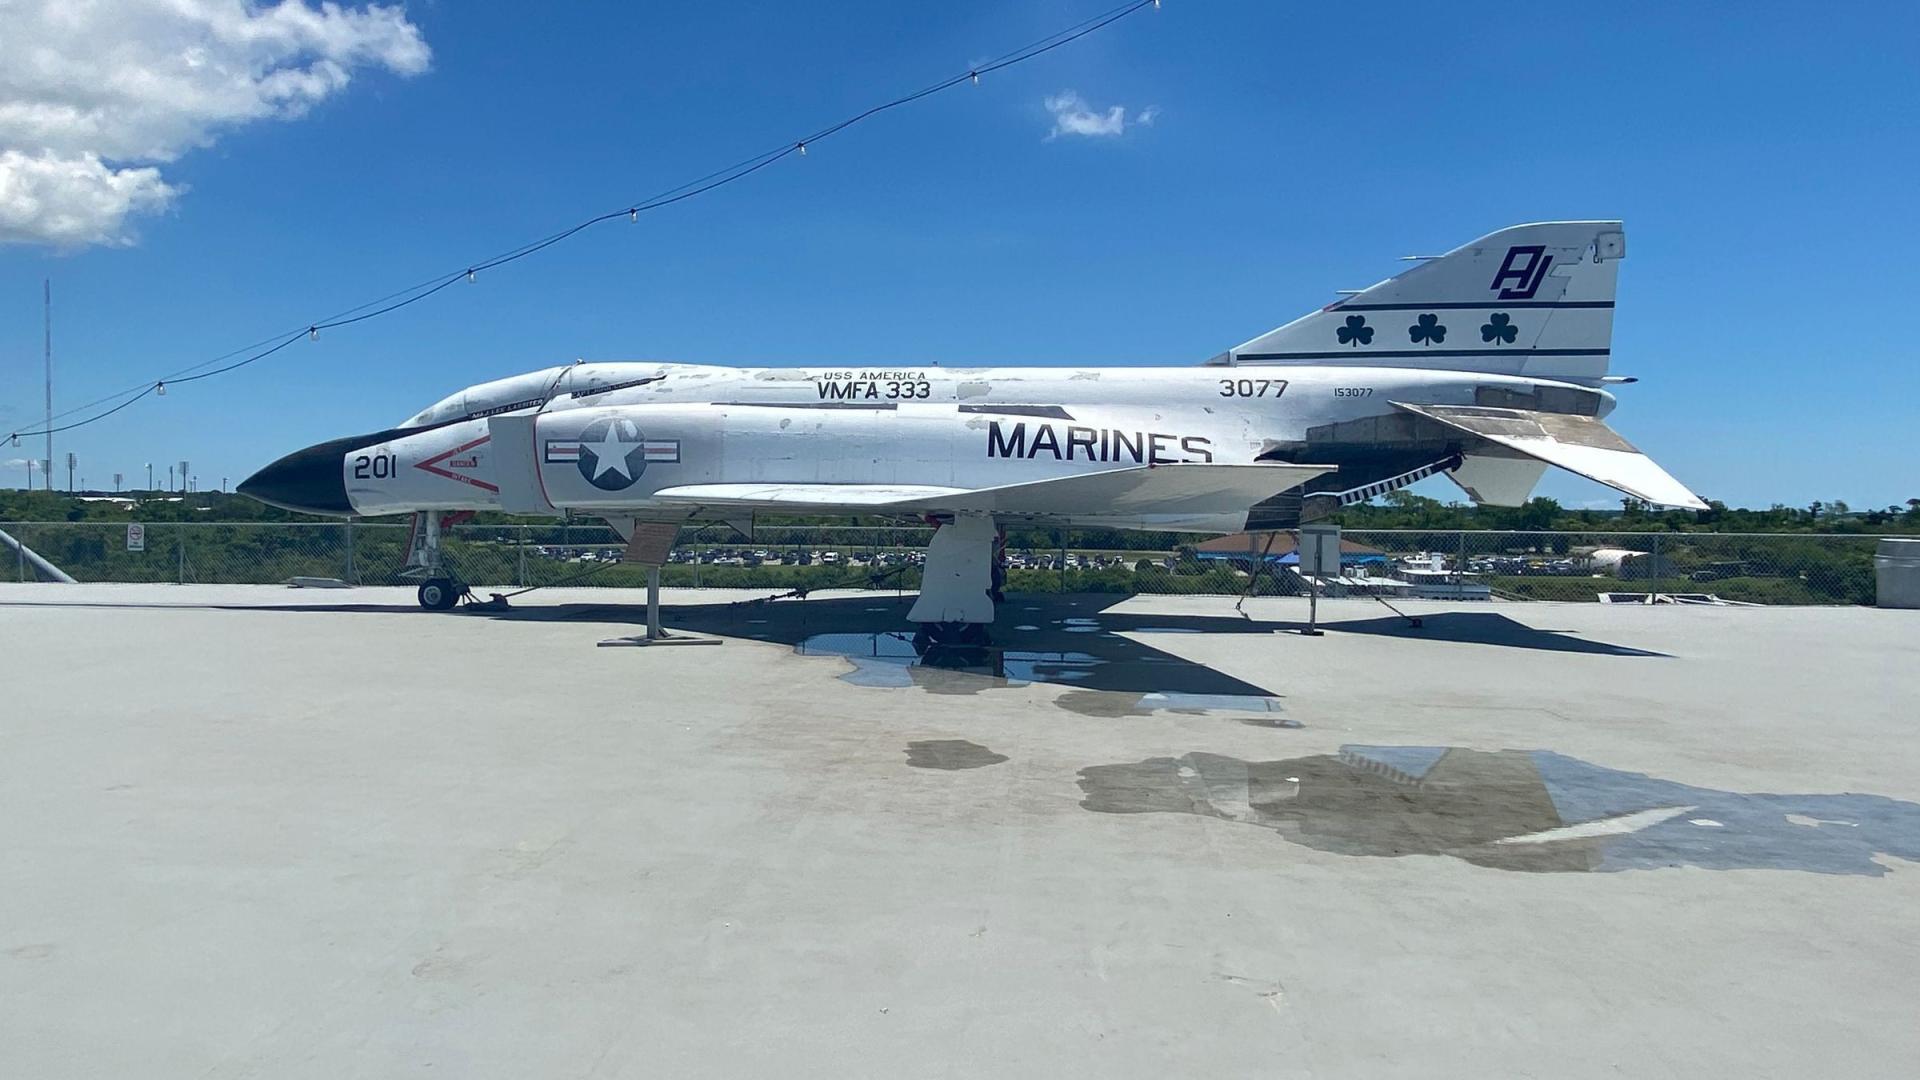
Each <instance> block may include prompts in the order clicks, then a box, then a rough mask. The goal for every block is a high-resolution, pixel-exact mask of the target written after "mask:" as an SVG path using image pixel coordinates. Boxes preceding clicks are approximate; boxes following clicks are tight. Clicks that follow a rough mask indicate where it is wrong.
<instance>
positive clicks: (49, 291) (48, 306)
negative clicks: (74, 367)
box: [40, 278, 53, 491]
mask: <svg viewBox="0 0 1920 1080" xmlns="http://www.w3.org/2000/svg"><path fill="white" fill-rule="evenodd" d="M40 299H41V311H42V314H43V322H44V325H45V329H46V341H45V350H46V360H47V425H46V426H47V456H46V458H45V459H44V460H45V461H46V466H45V467H44V468H42V469H41V470H40V482H41V483H43V484H45V485H46V486H47V490H48V491H52V490H53V279H52V278H45V279H43V280H42V281H41V282H40Z"/></svg>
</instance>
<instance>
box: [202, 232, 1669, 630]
mask: <svg viewBox="0 0 1920 1080" xmlns="http://www.w3.org/2000/svg"><path fill="white" fill-rule="evenodd" d="M1625 255H1626V234H1625V232H1624V231H1623V230H1622V228H1621V224H1620V223H1619V222H1617V221H1558V222H1545V223H1539V224H1531V225H1517V226H1513V227H1511V228H1506V229H1501V230H1500V231H1498V232H1494V233H1490V234H1488V235H1487V236H1483V237H1481V238H1480V239H1478V240H1475V241H1473V242H1472V243H1470V244H1467V245H1465V246H1463V247H1460V248H1456V249H1455V250H1453V251H1450V252H1448V253H1447V254H1445V255H1441V256H1436V257H1431V258H1424V259H1416V260H1415V263H1416V264H1415V265H1414V266H1413V267H1411V268H1410V269H1408V270H1406V271H1405V272H1403V273H1401V274H1399V275H1397V276H1394V277H1391V278H1388V279H1387V280H1385V281H1382V282H1380V283H1378V284H1376V285H1373V286H1371V287H1369V288H1366V289H1361V290H1357V291H1354V292H1352V293H1350V294H1348V295H1345V296H1343V298H1342V299H1340V300H1338V301H1336V302H1334V303H1332V304H1329V305H1327V306H1326V307H1325V308H1322V309H1320V310H1319V311H1316V312H1313V313H1311V314H1308V315H1305V316H1302V317H1301V318H1298V319H1295V320H1294V321H1292V322H1290V323H1288V324H1286V325H1285V326H1282V327H1280V328H1278V329H1276V330H1273V331H1270V332H1268V333H1266V334H1262V335H1261V336H1259V337H1257V338H1254V339H1253V340H1252V341H1249V342H1247V343H1245V344H1243V345H1240V346H1237V347H1235V348H1232V349H1229V350H1227V351H1226V352H1224V353H1221V354H1220V355H1219V356H1216V357H1215V358H1213V359H1212V360H1210V361H1208V362H1207V363H1205V364H1201V365H1195V366H1189V367H1151V368H1149V367H1109V368H1074V367H1052V368H1045V367H1039V368H944V367H937V366H932V365H925V364H912V363H904V362H903V363H901V364H899V365H897V366H887V367H872V366H866V367H841V368H830V367H801V368H731V367H714V366H705V365H693V364H672V363H628V362H621V363H599V362H594V363H587V362H581V363H575V364H571V365H566V366H562V367H557V368H548V369H545V370H541V371H533V372H529V373H527V374H524V375H516V376H513V377H511V378H506V379H499V380H495V381H493V382H486V383H481V384H479V385H476V386H471V387H468V388H467V389H465V390H462V391H460V392H458V393H455V394H453V395H450V396H449V397H447V398H445V399H444V400H442V401H440V402H438V403H436V404H434V405H432V406H431V407H429V408H427V409H425V410H423V411H421V412H420V413H419V414H417V415H415V416H413V417H411V418H409V419H408V420H406V421H405V422H403V423H402V424H400V425H399V426H398V427H395V428H390V429H388V430H385V431H378V432H374V433H371V434H367V435H355V436H349V437H347V438H343V439H335V440H332V441H329V442H325V443H321V444H319V445H317V446H311V447H308V448H306V449H304V450H300V451H297V452H295V453H292V454H289V455H287V456H286V457H284V458H281V459H280V460H279V461H276V462H274V463H273V464H271V465H268V466H267V467H266V468H263V469H261V470H260V471H259V472H258V473H256V474H254V475H253V476H252V477H250V478H249V479H248V480H247V481H246V482H245V483H243V484H241V485H240V488H239V490H240V491H241V492H243V493H245V494H248V495H251V496H253V497H254V498H257V499H260V500H261V501H263V502H268V503H272V504H274V505H276V506H282V507H286V508H288V509H292V510H299V511H304V512H307V513H315V514H332V515H370V514H396V513H413V514H415V515H416V524H417V526H418V527H417V528H416V535H417V537H418V538H419V542H418V543H417V545H416V548H415V551H414V553H413V556H412V558H411V562H412V563H413V568H414V570H415V572H416V573H419V574H422V575H425V576H426V578H427V580H426V581H425V582H424V583H423V584H422V585H421V586H420V595H419V599H420V603H421V604H422V606H425V607H429V608H447V607H451V606H453V604H454V603H456V602H457V600H458V597H459V596H460V594H461V593H462V592H464V587H463V586H461V585H460V584H459V583H457V582H454V581H452V580H451V579H450V577H449V576H448V575H446V574H445V573H444V572H443V571H442V570H441V569H440V567H441V563H440V561H439V557H438V539H437V538H438V526H439V523H440V521H441V515H442V514H445V513H449V512H457V511H467V510H482V509H486V510H503V511H507V512H511V513H517V514H547V515H562V514H565V513H567V512H568V511H584V512H588V513H591V514H596V515H600V516H604V517H605V518H606V519H607V520H608V522H610V523H611V524H612V525H613V527H614V528H615V529H616V530H618V531H619V532H620V534H621V535H622V536H623V537H629V538H630V537H631V536H632V535H633V531H634V530H635V529H636V528H642V527H645V528H648V529H651V530H654V531H655V532H657V531H658V530H660V529H662V528H666V529H672V528H675V527H677V526H679V525H680V524H683V523H687V522H709V521H724V522H733V523H736V524H738V525H741V526H743V527H746V528H750V527H751V524H750V523H751V521H752V520H753V519H754V518H756V517H760V516H777V515H781V514H861V515H884V516H900V517H911V518H916V519H926V520H931V521H934V522H936V523H937V524H938V525H939V526H940V527H939V528H938V529H937V530H936V532H935V534H934V539H933V541H932V544H931V546H930V548H929V550H928V553H927V562H926V566H925V571H924V579H923V584H922V589H921V595H920V599H919V602H918V603H917V604H916V605H915V606H914V608H913V610H912V613H911V615H910V618H912V619H913V620H914V621H915V622H918V623H921V624H923V627H925V628H927V629H928V630H929V631H930V632H932V633H935V634H937V635H945V636H948V637H963V636H965V635H968V634H972V633H975V632H976V631H977V629H978V628H979V627H980V626H981V625H982V624H985V623H989V622H991V621H992V619H993V614H994V604H993V599H992V596H991V595H990V594H991V593H992V570H993V566H992V564H993V560H994V551H995V545H994V541H995V537H996V534H997V531H998V530H999V529H1001V528H1004V527H1005V526H1006V525H1008V524H1010V523H1044V524H1052V525H1060V526H1098V527H1107V528H1123V529H1154V530H1160V529H1177V530H1183V531H1193V532H1215V533H1228V532H1237V531H1239V530H1242V529H1247V528H1288V527H1292V526H1295V525H1298V524H1299V523H1301V522H1303V521H1310V520H1312V519H1314V518H1316V517H1321V516H1324V515H1326V514H1328V513H1331V512H1332V511H1334V510H1336V509H1338V508H1339V507H1341V506H1343V505H1347V504H1350V503H1355V502H1360V501H1364V500H1366V499H1370V498H1372V497H1374V496H1376V495H1380V494H1383V493H1385V492H1388V491H1392V490H1395V489H1397V488H1400V487H1404V486H1406V485H1408V484H1411V483H1414V482H1415V481H1418V480H1420V479H1423V478H1425V477H1428V476H1431V475H1434V474H1444V475H1446V476H1448V477H1450V478H1452V479H1453V480H1454V481H1455V482H1456V483H1457V484H1459V485H1460V487H1461V488H1463V489H1464V490H1465V491H1466V493H1467V494H1468V495H1469V496H1471V497H1472V498H1473V500H1474V501H1475V502H1478V503H1486V504H1492V505H1498V506H1513V505H1518V504H1520V503H1522V502H1524V501H1525V500H1526V499H1527V498H1528V497H1529V496H1530V494H1531V493H1532V491H1533V488H1534V485H1535V483H1536V482H1537V481H1538V480H1539V478H1540V476H1541V474H1542V473H1543V472H1544V471H1545V470H1546V467H1547V466H1548V465H1556V466H1559V467H1561V468H1563V469H1567V470H1569V471H1571V472H1575V473H1578V474H1580V475H1582V476H1586V477H1589V478H1591V479H1593V480H1597V481H1599V482H1600V483H1603V484H1606V485H1609V486H1611V487H1613V488H1616V489H1618V490H1620V491H1622V492H1625V493H1626V494H1628V495H1631V496H1634V497H1636V498H1639V499H1643V500H1645V501H1647V502H1649V503H1655V504H1660V505H1668V506H1683V507H1693V508H1704V507H1705V505H1706V504H1705V503H1703V502H1702V501H1701V500H1700V499H1699V498H1698V497H1697V496H1695V495H1694V494H1693V493H1692V492H1691V491H1689V490H1688V489H1687V488H1686V487H1685V486H1683V485H1682V484H1681V483H1680V482H1679V481H1677V480H1675V479H1674V478H1673V477H1672V476H1670V475H1668V474H1667V472H1666V471H1665V470H1663V469H1661V468H1660V466H1658V465H1656V464H1655V463H1654V462H1653V461H1652V459H1650V458H1648V457H1647V456H1646V455H1644V454H1642V453H1640V451H1638V450H1636V449H1635V448H1634V447H1633V445H1632V444H1630V443H1628V442H1627V441H1626V440H1625V439H1622V438H1621V437H1620V436H1619V435H1617V434H1616V433H1614V431H1613V430H1612V429H1611V428H1609V427H1607V425H1606V424H1605V423H1604V422H1603V419H1602V418H1603V417H1605V416H1606V415H1607V414H1608V413H1610V412H1611V411H1612V409H1613V407H1614V403H1615V402H1614V396H1613V394H1611V393H1610V392H1609V391H1608V390H1606V389H1605V388H1604V387H1605V386H1606V385H1608V384H1611V383H1620V382H1631V381H1633V380H1631V379H1624V378H1620V377H1617V376H1613V375H1610V374H1609V373H1608V360H1609V355H1610V347H1611V340H1612V333H1613V307H1614V287H1615V281H1616V278H1617V276H1618V273H1619V266H1620V262H1621V260H1622V259H1623V258H1624V257H1625Z"/></svg>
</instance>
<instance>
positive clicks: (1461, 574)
mask: <svg viewBox="0 0 1920 1080" xmlns="http://www.w3.org/2000/svg"><path fill="white" fill-rule="evenodd" d="M1466 580H1467V530H1465V529H1461V530H1460V554H1459V555H1457V556H1455V558H1454V563H1453V590H1454V598H1455V599H1456V600H1457V599H1459V596H1460V585H1461V583H1462V582H1464V581H1466Z"/></svg>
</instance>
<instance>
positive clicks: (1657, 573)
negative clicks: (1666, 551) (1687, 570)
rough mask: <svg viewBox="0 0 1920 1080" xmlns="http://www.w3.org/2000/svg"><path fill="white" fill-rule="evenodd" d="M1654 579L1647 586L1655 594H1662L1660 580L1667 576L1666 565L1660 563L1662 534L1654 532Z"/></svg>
mask: <svg viewBox="0 0 1920 1080" xmlns="http://www.w3.org/2000/svg"><path fill="white" fill-rule="evenodd" d="M1652 569H1653V581H1652V582H1651V583H1650V584H1649V585H1648V586H1647V589H1648V591H1650V592H1651V593H1652V594H1653V595H1654V596H1658V595H1660V582H1661V580H1662V579H1664V578H1665V577H1666V576H1667V570H1666V567H1664V566H1661V565H1660V534H1659V533H1654V534H1653V568H1652Z"/></svg>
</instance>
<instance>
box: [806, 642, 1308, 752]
mask: <svg viewBox="0 0 1920 1080" xmlns="http://www.w3.org/2000/svg"><path fill="white" fill-rule="evenodd" d="M1020 629H1021V628H1020V627H1016V628H1015V630H1016V631H1019V630H1020ZM1059 629H1060V630H1061V631H1064V632H1065V633H1083V632H1088V631H1099V630H1100V629H1101V627H1100V626H1099V625H1098V624H1097V623H1096V622H1095V621H1094V620H1092V619H1066V620H1062V625H1061V626H1060V627H1059ZM1010 638H1011V640H1010V642H1009V643H1008V644H998V643H996V644H993V645H990V646H986V647H980V648H951V647H935V648H923V647H922V646H920V645H918V644H916V643H915V641H914V638H913V635H912V634H909V633H904V632H887V633H824V634H814V635H811V636H809V637H806V638H803V639H802V640H801V641H800V642H799V643H798V644H796V645H795V646H794V651H795V652H796V653H798V654H799V655H801V656H837V657H841V658H843V659H845V660H846V661H848V662H849V663H850V664H852V665H853V667H852V670H850V671H848V672H847V673H845V674H844V675H841V676H840V678H841V679H842V680H843V681H845V682H850V683H852V684H854V685H855V686H869V687H884V688H892V689H904V688H909V687H919V688H920V689H922V690H925V691H927V692H929V693H935V694H978V693H983V692H985V691H988V690H994V689H1000V688H1005V687H1017V686H1026V685H1029V684H1031V683H1049V684H1052V685H1057V686H1067V687H1072V688H1073V689H1070V690H1069V691H1068V692H1067V693H1064V694H1062V695H1060V697H1059V698H1058V700H1057V701H1056V702H1055V703H1056V704H1058V705H1059V706H1060V707H1061V708H1063V709H1066V710H1068V711H1069V712H1075V713H1079V714H1080V715H1082V716H1097V717H1107V718H1113V717H1128V716H1153V715H1156V714H1174V715H1186V716H1209V715H1216V714H1224V713H1244V714H1247V715H1246V716H1245V717H1243V718H1242V722H1243V723H1248V724H1254V725H1257V726H1261V727H1299V726H1300V724H1299V722H1298V721H1294V720H1290V719H1287V718H1286V717H1285V716H1284V712H1285V710H1284V707H1283V706H1282V704H1281V702H1280V699H1279V698H1276V697H1272V696H1269V695H1265V694H1257V693H1226V692H1222V693H1211V692H1207V691H1206V690H1204V689H1202V690H1175V689H1151V690H1134V689H1112V688H1109V687H1110V686H1113V685H1130V686H1139V685H1146V686H1175V685H1196V684H1197V685H1200V686H1203V687H1205V686H1220V687H1222V688H1223V689H1227V690H1240V689H1244V690H1256V689H1258V688H1257V687H1253V686H1249V685H1247V684H1245V683H1241V682H1239V681H1238V680H1233V679H1228V678H1226V677H1224V676H1218V675H1216V674H1215V673H1213V672H1211V671H1208V670H1207V669H1205V668H1202V667H1200V666H1199V665H1195V664H1192V663H1190V662H1189V661H1186V660H1181V659H1179V658H1177V657H1174V656H1171V655H1168V654H1166V653H1161V652H1159V651H1157V650H1153V649H1148V648H1145V647H1143V646H1139V645H1136V644H1135V643H1132V642H1129V641H1127V640H1126V639H1124V638H1118V637H1113V636H1111V635H1109V636H1108V637H1107V640H1110V641H1114V642H1118V643H1120V645H1121V646H1123V648H1121V649H1119V650H1113V651H1117V652H1118V653H1119V654H1120V656H1121V657H1122V658H1115V657H1114V656H1111V655H1108V656H1103V655H1100V654H1099V653H1097V652H1094V651H1086V650H1080V649H1072V648H1067V649H1045V648H1038V647H1035V646H1037V645H1038V644H1040V643H1039V642H1033V643H1032V644H1029V643H1028V641H1027V640H1025V639H1027V635H1025V634H1021V633H1015V634H1013V635H1010ZM1076 640H1078V639H1076ZM1098 647H1099V646H1096V645H1092V644H1091V643H1090V645H1089V649H1093V648H1098ZM1103 683H1104V684H1107V685H1105V686H1103V685H1100V684H1103Z"/></svg>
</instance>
